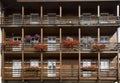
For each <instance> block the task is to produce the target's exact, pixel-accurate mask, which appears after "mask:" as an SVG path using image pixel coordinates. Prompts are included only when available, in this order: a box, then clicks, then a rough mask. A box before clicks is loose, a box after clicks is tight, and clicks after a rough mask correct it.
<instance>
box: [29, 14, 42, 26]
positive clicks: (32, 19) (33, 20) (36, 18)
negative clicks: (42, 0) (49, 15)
mask: <svg viewBox="0 0 120 83" xmlns="http://www.w3.org/2000/svg"><path fill="white" fill-rule="evenodd" d="M39 19H40V18H39V14H38V13H31V14H30V24H39V21H40V20H39Z"/></svg>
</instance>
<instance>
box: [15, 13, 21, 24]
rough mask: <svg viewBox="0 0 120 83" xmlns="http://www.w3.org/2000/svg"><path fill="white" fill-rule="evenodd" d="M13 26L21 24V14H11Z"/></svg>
mask: <svg viewBox="0 0 120 83" xmlns="http://www.w3.org/2000/svg"><path fill="white" fill-rule="evenodd" d="M13 24H22V15H21V14H13Z"/></svg>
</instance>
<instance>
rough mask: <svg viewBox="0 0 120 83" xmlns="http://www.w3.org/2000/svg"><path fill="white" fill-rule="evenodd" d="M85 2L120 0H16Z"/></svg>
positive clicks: (24, 0) (26, 0) (19, 0)
mask: <svg viewBox="0 0 120 83" xmlns="http://www.w3.org/2000/svg"><path fill="white" fill-rule="evenodd" d="M76 1H79V2H86V1H97V2H100V1H120V0H17V2H76Z"/></svg>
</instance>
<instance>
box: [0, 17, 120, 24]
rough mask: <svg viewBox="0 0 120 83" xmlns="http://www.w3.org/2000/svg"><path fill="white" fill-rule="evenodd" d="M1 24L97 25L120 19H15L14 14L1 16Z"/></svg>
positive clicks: (115, 21)
mask: <svg viewBox="0 0 120 83" xmlns="http://www.w3.org/2000/svg"><path fill="white" fill-rule="evenodd" d="M1 19H2V21H1V24H3V25H32V24H37V25H44V24H46V25H53V24H56V25H68V24H69V25H97V24H119V23H120V20H119V19H118V17H117V16H100V17H99V18H98V17H97V16H94V15H91V16H82V17H81V18H78V17H77V16H63V17H62V18H60V17H48V16H47V17H46V16H44V17H43V18H42V19H41V18H40V17H38V19H37V20H35V21H31V18H30V16H25V17H24V19H22V18H20V19H16V20H15V19H13V17H12V16H8V17H4V18H1Z"/></svg>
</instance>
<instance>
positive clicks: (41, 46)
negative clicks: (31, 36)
mask: <svg viewBox="0 0 120 83" xmlns="http://www.w3.org/2000/svg"><path fill="white" fill-rule="evenodd" d="M34 48H35V50H36V51H46V50H47V45H46V44H39V43H38V44H35V45H34Z"/></svg>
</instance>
